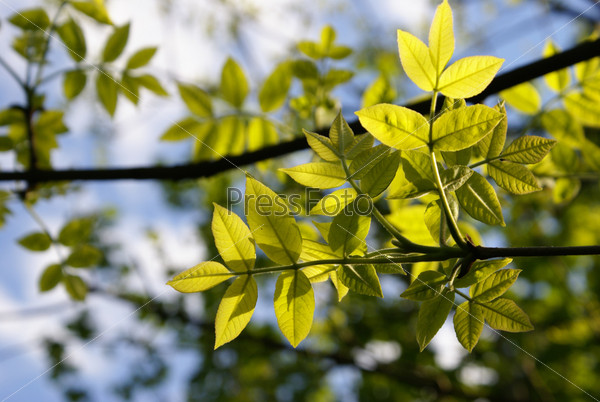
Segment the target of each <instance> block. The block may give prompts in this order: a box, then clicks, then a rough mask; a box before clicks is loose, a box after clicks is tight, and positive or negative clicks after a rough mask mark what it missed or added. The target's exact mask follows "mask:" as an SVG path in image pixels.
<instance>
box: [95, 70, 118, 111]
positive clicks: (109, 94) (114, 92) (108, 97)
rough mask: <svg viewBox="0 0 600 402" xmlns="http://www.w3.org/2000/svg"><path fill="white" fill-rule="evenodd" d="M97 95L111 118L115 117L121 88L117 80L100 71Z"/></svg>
mask: <svg viewBox="0 0 600 402" xmlns="http://www.w3.org/2000/svg"><path fill="white" fill-rule="evenodd" d="M96 93H97V95H98V99H99V100H100V103H101V104H102V106H103V107H104V109H105V110H106V111H107V112H108V114H109V115H111V117H112V116H114V115H115V111H116V110H117V97H118V95H119V87H118V85H117V83H116V82H115V79H114V78H113V77H112V76H111V75H109V74H108V73H106V72H104V71H99V72H98V76H97V77H96Z"/></svg>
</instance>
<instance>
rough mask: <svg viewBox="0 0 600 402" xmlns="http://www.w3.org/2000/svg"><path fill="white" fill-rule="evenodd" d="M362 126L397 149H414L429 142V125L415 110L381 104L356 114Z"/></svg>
mask: <svg viewBox="0 0 600 402" xmlns="http://www.w3.org/2000/svg"><path fill="white" fill-rule="evenodd" d="M356 115H357V116H358V119H359V120H360V123H361V124H362V126H363V127H364V128H365V129H367V131H368V132H370V133H371V134H372V135H373V137H375V138H376V139H378V140H379V141H381V142H382V143H383V144H385V145H387V146H389V147H392V148H396V149H402V150H406V149H414V148H419V147H423V146H425V145H427V143H428V142H429V123H428V122H427V120H426V119H425V118H424V117H423V116H422V115H421V114H419V113H417V112H415V111H414V110H410V109H408V108H405V107H402V106H396V105H389V104H381V105H375V106H371V107H368V108H366V109H362V110H359V111H358V112H356Z"/></svg>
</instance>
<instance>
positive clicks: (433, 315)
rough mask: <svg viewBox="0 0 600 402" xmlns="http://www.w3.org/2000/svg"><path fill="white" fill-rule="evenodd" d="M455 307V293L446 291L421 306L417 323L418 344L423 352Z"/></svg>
mask: <svg viewBox="0 0 600 402" xmlns="http://www.w3.org/2000/svg"><path fill="white" fill-rule="evenodd" d="M453 305H454V292H452V291H450V290H448V289H444V290H443V291H442V293H441V294H440V295H438V296H437V297H436V298H434V299H431V300H426V301H424V302H423V303H422V304H421V308H420V309H419V317H418V321H417V342H418V343H419V348H420V349H421V351H423V349H425V347H426V346H427V345H428V344H429V342H431V340H432V339H433V337H434V336H435V334H437V332H438V331H439V330H440V328H441V327H442V325H444V322H446V318H447V317H448V314H450V310H451V309H452V306H453Z"/></svg>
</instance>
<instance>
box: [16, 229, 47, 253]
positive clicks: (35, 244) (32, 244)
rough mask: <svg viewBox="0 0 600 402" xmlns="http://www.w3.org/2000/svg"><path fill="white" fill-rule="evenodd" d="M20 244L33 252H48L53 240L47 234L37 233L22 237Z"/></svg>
mask: <svg viewBox="0 0 600 402" xmlns="http://www.w3.org/2000/svg"><path fill="white" fill-rule="evenodd" d="M18 243H19V244H20V245H21V246H23V247H25V248H26V249H27V250H31V251H46V250H48V249H49V248H50V245H51V244H52V239H50V236H48V235H47V234H46V233H42V232H36V233H30V234H28V235H26V236H23V237H21V238H20V239H19V240H18Z"/></svg>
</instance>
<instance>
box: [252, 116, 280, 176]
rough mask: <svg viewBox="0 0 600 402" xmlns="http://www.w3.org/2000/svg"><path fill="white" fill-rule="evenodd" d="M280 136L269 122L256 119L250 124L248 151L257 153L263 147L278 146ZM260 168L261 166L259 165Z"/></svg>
mask: <svg viewBox="0 0 600 402" xmlns="http://www.w3.org/2000/svg"><path fill="white" fill-rule="evenodd" d="M278 141H279V134H277V130H276V129H275V126H274V125H273V123H271V122H270V121H269V120H266V119H263V118H260V117H254V118H252V119H250V123H248V150H249V151H255V150H257V149H262V148H263V147H266V146H269V145H274V144H277V142H278ZM259 166H260V164H259Z"/></svg>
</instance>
